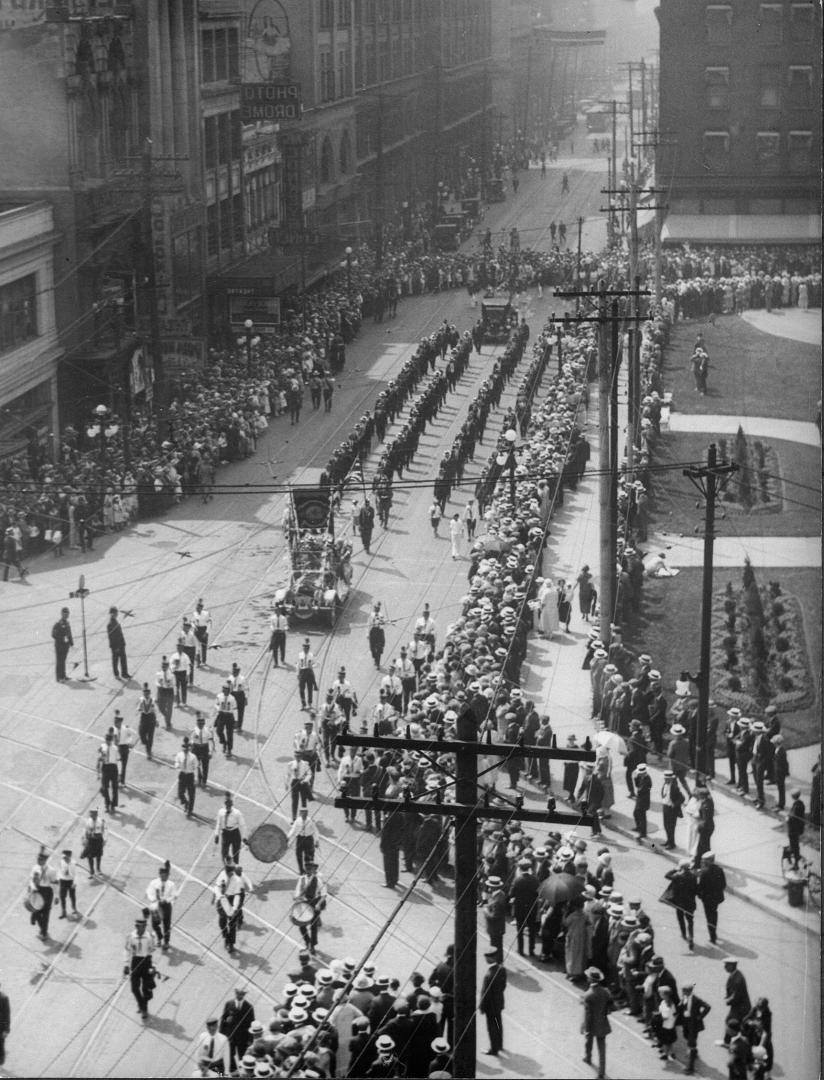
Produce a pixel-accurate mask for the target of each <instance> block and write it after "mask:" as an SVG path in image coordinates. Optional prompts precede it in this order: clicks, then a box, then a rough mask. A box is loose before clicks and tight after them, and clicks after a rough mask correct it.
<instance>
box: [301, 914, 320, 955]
mask: <svg viewBox="0 0 824 1080" xmlns="http://www.w3.org/2000/svg"><path fill="white" fill-rule="evenodd" d="M319 926H320V912H318V911H317V909H316V911H315V917H314V919H312V921H311V922H310V923H309V925H308V926H301V928H300V932H301V936H302V937H303V941H304V944H305V945H306V947H307V948H309V949H311V950H312V952H314V951H315V949H316V948H317V945H318V927H319Z"/></svg>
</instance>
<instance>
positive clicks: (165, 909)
mask: <svg viewBox="0 0 824 1080" xmlns="http://www.w3.org/2000/svg"><path fill="white" fill-rule="evenodd" d="M152 930H153V931H154V935H155V937H156V938H157V943H158V945H166V946H168V944H169V937H170V935H171V932H172V905H171V904H170V903H169V901H168V900H161V901H159V902H158V905H157V911H153V912H152Z"/></svg>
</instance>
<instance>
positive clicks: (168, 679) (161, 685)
mask: <svg viewBox="0 0 824 1080" xmlns="http://www.w3.org/2000/svg"><path fill="white" fill-rule="evenodd" d="M156 685H157V688H158V690H174V688H175V677H174V675H172V673H171V671H170V670H169V669H168V668H163V669H162V670H160V671H158V673H157V684H156Z"/></svg>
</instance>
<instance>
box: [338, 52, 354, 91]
mask: <svg viewBox="0 0 824 1080" xmlns="http://www.w3.org/2000/svg"><path fill="white" fill-rule="evenodd" d="M350 56H351V54H350V52H349V49H348V48H346V49H340V50H339V52H338V73H337V74H338V97H348V96H349V95H350V94H351V93H352V66H351V63H350Z"/></svg>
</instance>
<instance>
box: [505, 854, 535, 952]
mask: <svg viewBox="0 0 824 1080" xmlns="http://www.w3.org/2000/svg"><path fill="white" fill-rule="evenodd" d="M518 870H519V873H518V876H517V877H516V878H515V880H514V881H513V882H512V889H511V890H510V894H509V899H510V902H511V904H512V914H513V915H514V916H515V929H516V933H517V938H518V954H519V955H520V956H523V955H524V933H526V934H527V935H528V938H529V955H530V956H534V955H535V939H536V938H537V936H538V880H537V878H536V877H535V875H534V874H533V873H532V862H531V861H530V860H529V859H522V860H521V862H519V863H518Z"/></svg>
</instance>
